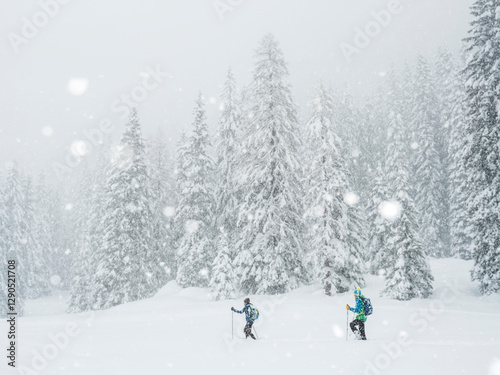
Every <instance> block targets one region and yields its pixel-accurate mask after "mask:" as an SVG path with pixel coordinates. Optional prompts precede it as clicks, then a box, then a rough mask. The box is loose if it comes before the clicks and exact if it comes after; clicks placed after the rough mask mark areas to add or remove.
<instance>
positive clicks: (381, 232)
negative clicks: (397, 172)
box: [367, 165, 390, 275]
mask: <svg viewBox="0 0 500 375" xmlns="http://www.w3.org/2000/svg"><path fill="white" fill-rule="evenodd" d="M372 186H373V188H372V193H371V199H370V201H369V203H368V209H367V211H368V228H369V230H368V254H369V255H368V258H369V260H370V262H369V270H370V273H371V274H372V275H385V274H386V272H387V269H388V267H389V265H390V257H389V253H388V252H387V248H386V246H385V244H386V234H387V232H388V230H387V226H388V222H387V220H385V219H384V217H382V216H381V215H380V211H379V209H380V207H381V204H382V203H383V202H387V201H388V200H389V191H388V187H387V181H386V176H385V174H384V171H383V169H382V166H381V165H379V166H378V167H377V168H376V174H375V179H374V180H373V182H372Z"/></svg>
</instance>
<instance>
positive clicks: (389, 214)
mask: <svg viewBox="0 0 500 375" xmlns="http://www.w3.org/2000/svg"><path fill="white" fill-rule="evenodd" d="M402 211H403V206H401V203H399V202H397V201H384V202H382V203H380V205H379V206H378V213H379V214H380V216H382V217H383V218H384V219H387V220H390V221H394V220H396V219H397V218H398V217H399V216H401V213H402Z"/></svg>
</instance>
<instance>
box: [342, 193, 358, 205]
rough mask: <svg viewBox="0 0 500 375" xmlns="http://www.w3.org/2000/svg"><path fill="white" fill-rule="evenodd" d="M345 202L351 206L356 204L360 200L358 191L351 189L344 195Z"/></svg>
mask: <svg viewBox="0 0 500 375" xmlns="http://www.w3.org/2000/svg"><path fill="white" fill-rule="evenodd" d="M344 202H345V203H347V204H348V205H349V206H355V205H356V204H358V202H359V196H358V195H357V194H356V193H353V192H352V191H349V192H347V193H346V194H345V195H344Z"/></svg>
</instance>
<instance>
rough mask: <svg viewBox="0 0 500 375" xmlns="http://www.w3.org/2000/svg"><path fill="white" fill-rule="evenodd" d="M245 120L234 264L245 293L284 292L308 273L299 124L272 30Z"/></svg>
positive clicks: (259, 62)
mask: <svg viewBox="0 0 500 375" xmlns="http://www.w3.org/2000/svg"><path fill="white" fill-rule="evenodd" d="M256 58H257V63H256V66H255V69H254V71H253V81H252V85H251V92H250V95H249V96H250V99H251V104H250V112H249V113H248V115H247V119H248V124H246V126H245V135H244V138H245V140H246V141H245V144H244V149H246V153H247V154H246V157H247V160H246V164H245V168H244V170H240V173H241V175H240V176H239V177H238V181H239V183H240V184H241V185H242V186H243V189H244V196H243V203H242V206H241V210H240V213H239V218H238V221H239V223H240V225H241V230H240V236H239V239H238V242H237V246H236V248H237V252H238V254H237V256H236V264H237V267H238V277H239V281H240V286H241V289H242V291H243V292H244V293H265V294H278V293H285V292H287V291H290V290H291V289H294V288H296V287H297V286H298V285H299V283H300V282H301V281H302V280H305V279H306V271H305V269H304V267H303V264H302V255H303V253H302V252H303V243H302V242H303V239H302V237H303V233H304V226H303V219H302V211H303V208H302V205H301V194H302V191H301V186H300V181H301V166H300V163H299V152H300V149H301V141H300V130H299V126H298V120H297V115H296V110H295V105H294V103H293V100H292V96H291V92H290V86H289V83H288V81H287V77H288V69H287V66H286V64H285V61H284V58H283V54H282V52H281V50H280V48H279V47H278V44H277V42H276V41H275V40H274V38H273V36H272V35H267V36H266V37H265V38H264V39H263V40H262V42H261V44H260V46H259V48H258V50H257V53H256Z"/></svg>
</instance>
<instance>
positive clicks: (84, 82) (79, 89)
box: [67, 78, 89, 96]
mask: <svg viewBox="0 0 500 375" xmlns="http://www.w3.org/2000/svg"><path fill="white" fill-rule="evenodd" d="M88 87H89V80H88V79H86V78H72V79H70V80H69V82H68V88H67V90H68V92H69V93H70V94H73V95H75V96H80V95H83V94H85V92H86V91H87V89H88Z"/></svg>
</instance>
